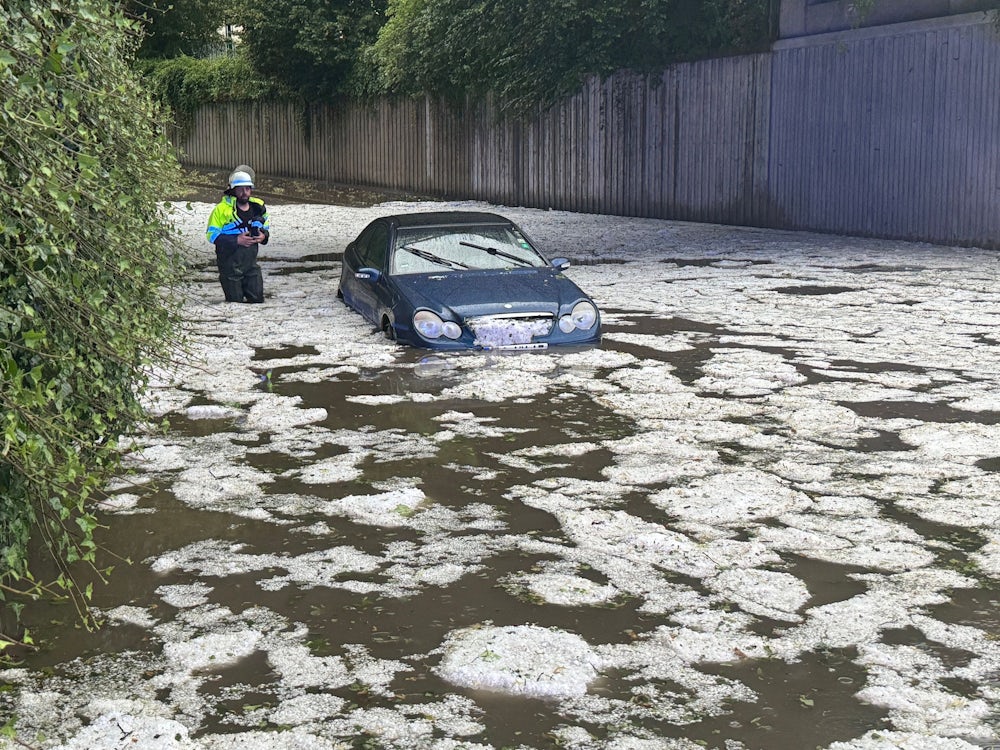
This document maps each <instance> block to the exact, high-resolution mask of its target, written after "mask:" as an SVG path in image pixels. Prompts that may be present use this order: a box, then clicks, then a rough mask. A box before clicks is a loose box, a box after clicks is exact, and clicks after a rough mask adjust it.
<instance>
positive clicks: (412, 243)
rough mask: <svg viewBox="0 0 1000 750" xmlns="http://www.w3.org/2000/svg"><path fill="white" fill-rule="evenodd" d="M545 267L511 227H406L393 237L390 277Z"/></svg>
mask: <svg viewBox="0 0 1000 750" xmlns="http://www.w3.org/2000/svg"><path fill="white" fill-rule="evenodd" d="M546 265H548V263H547V261H546V260H545V259H544V258H543V257H542V256H541V255H540V254H539V253H538V252H537V251H536V250H535V249H534V248H533V247H532V246H531V243H530V242H528V240H527V239H526V238H525V237H524V235H522V234H521V233H520V232H519V231H517V230H516V229H514V228H512V227H497V226H482V227H477V226H467V227H461V228H455V227H410V228H406V229H400V230H399V231H398V232H397V233H396V242H395V245H394V247H393V252H392V261H391V265H390V273H393V274H407V273H439V272H441V271H443V270H445V269H451V270H466V269H468V270H478V269H487V268H523V267H535V268H538V267H541V266H546Z"/></svg>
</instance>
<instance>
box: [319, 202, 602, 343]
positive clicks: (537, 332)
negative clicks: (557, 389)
mask: <svg viewBox="0 0 1000 750" xmlns="http://www.w3.org/2000/svg"><path fill="white" fill-rule="evenodd" d="M568 267H569V261H568V260H566V259H565V258H557V259H555V260H553V261H551V262H549V261H548V260H547V259H546V258H545V256H543V255H542V254H541V252H539V251H538V249H537V248H536V247H535V246H534V244H533V243H532V242H531V241H530V240H529V239H528V237H527V236H526V235H525V234H524V232H522V231H521V230H520V229H519V228H518V227H517V225H515V224H514V223H513V222H511V221H510V220H509V219H505V218H504V217H502V216H498V215H496V214H491V213H479V212H470V211H448V212H436V213H412V214H399V215H396V216H383V217H381V218H379V219H376V220H375V221H373V222H372V223H371V224H369V225H368V226H367V227H365V229H364V231H363V232H361V234H360V235H358V238H357V239H356V240H354V241H353V242H352V243H351V244H350V245H348V246H347V249H346V250H345V251H344V262H343V268H342V270H341V273H340V288H339V290H338V291H337V296H338V297H340V298H341V299H343V300H344V302H346V303H347V305H348V306H349V307H351V308H352V309H354V310H356V311H358V312H359V313H361V315H363V316H364V317H365V319H367V320H369V321H370V322H371V323H373V324H374V325H375V326H377V327H378V328H379V329H380V330H381V331H383V332H384V333H385V335H386V336H388V337H389V338H390V339H393V340H396V341H402V342H405V343H407V344H412V345H413V346H419V347H426V348H431V349H470V348H479V349H544V348H545V347H547V346H549V345H550V344H589V343H594V342H596V341H599V340H600V338H601V316H600V313H599V312H598V310H597V306H596V305H595V304H594V302H593V300H591V299H590V297H588V296H587V295H586V294H584V293H583V292H582V291H581V290H580V288H579V287H578V286H577V285H576V284H574V283H573V282H572V281H570V280H569V279H568V278H566V276H565V275H563V273H562V272H563V270H565V269H566V268H568Z"/></svg>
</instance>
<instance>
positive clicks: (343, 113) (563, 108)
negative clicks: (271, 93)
mask: <svg viewBox="0 0 1000 750" xmlns="http://www.w3.org/2000/svg"><path fill="white" fill-rule="evenodd" d="M178 145H179V146H180V150H181V161H182V163H184V164H185V165H188V166H192V167H204V168H219V169H228V168H230V167H232V166H233V165H234V164H237V163H241V162H246V163H250V164H252V165H253V166H254V167H255V168H256V169H257V170H258V171H260V172H261V173H262V174H268V175H275V176H285V177H298V178H306V179H315V180H322V181H328V182H332V183H343V184H356V185H366V186H374V187H383V188H389V189H393V190H402V191H407V192H416V193H421V194H426V195H433V196H439V197H442V198H460V199H475V200H484V201H488V202H491V203H497V204H501V205H518V206H530V207H541V208H557V209H566V210H572V211H583V212H591V213H609V214H620V215H626V216H645V217H656V218H667V219H679V220H688V221H704V222H714V223H722V224H742V225H755V226H769V227H776V228H787V229H811V230H817V231H826V232H836V233H842V234H857V235H866V236H875V237H894V238H905V239H914V240H926V241H931V242H938V243H945V244H955V245H980V246H985V247H996V246H997V245H998V238H1000V210H998V209H1000V205H998V201H997V198H998V196H1000V39H998V36H997V32H996V31H995V30H994V28H993V27H992V25H991V24H990V23H989V21H988V19H987V18H986V17H985V15H984V14H981V13H970V14H965V15H960V16H952V17H950V18H945V19H935V20H931V21H917V22H911V23H904V24H897V25H895V26H889V27H881V28H874V29H858V30H854V31H847V32H838V33H835V34H825V35H821V36H813V37H803V38H800V39H792V40H784V41H781V42H779V43H777V44H776V45H775V47H774V49H773V50H772V51H771V52H769V53H763V54H757V55H747V56H739V57H731V58H721V59H714V60H704V61H699V62H695V63H687V64H682V65H676V66H673V67H671V68H670V69H669V70H667V71H665V72H664V73H663V75H662V76H658V77H653V78H647V77H637V76H632V75H619V76H614V77H612V78H610V79H607V80H603V81H602V80H597V79H593V80H590V81H588V82H587V83H586V84H585V85H584V86H583V88H582V89H581V91H580V92H578V93H577V94H576V95H575V96H573V97H571V98H570V99H568V100H567V101H565V102H563V103H562V104H560V105H559V106H557V107H555V108H553V109H551V110H549V111H547V112H544V113H539V114H538V115H537V116H536V117H534V118H531V119H530V120H523V121H522V120H513V119H509V118H504V117H501V116H500V115H499V114H498V112H497V110H496V108H495V107H494V106H493V104H492V103H490V102H485V103H480V104H477V105H474V106H469V107H467V108H465V109H464V110H462V111H456V110H455V109H452V108H450V107H449V106H447V105H446V104H444V103H442V102H439V101H436V100H433V99H429V98H427V99H419V100H413V99H394V100H389V99H387V100H384V101H380V102H378V103H377V104H374V105H372V106H368V107H366V106H358V105H351V106H344V107H333V106H321V107H318V108H316V109H315V110H314V111H313V112H312V114H311V116H310V117H309V120H308V123H305V124H304V123H303V119H302V113H301V112H299V111H297V110H296V108H295V107H294V106H293V105H290V104H280V103H278V104H275V103H271V104H250V105H248V104H228V105H224V104H217V105H211V106H206V107H203V108H201V109H200V110H199V111H198V113H197V114H196V117H195V120H194V126H193V128H192V129H191V131H190V133H189V134H188V135H187V136H186V137H185V138H184V139H183V140H180V141H179V143H178Z"/></svg>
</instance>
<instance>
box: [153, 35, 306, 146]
mask: <svg viewBox="0 0 1000 750" xmlns="http://www.w3.org/2000/svg"><path fill="white" fill-rule="evenodd" d="M138 70H139V72H141V74H142V75H143V76H144V78H145V80H146V84H147V86H148V87H149V89H150V92H151V93H152V94H153V95H154V96H155V97H157V99H158V100H159V101H160V102H162V103H164V104H166V105H167V106H168V107H169V108H170V111H171V113H172V116H173V122H174V124H175V125H177V126H178V127H179V128H181V129H182V130H183V129H184V128H185V127H187V126H188V125H189V124H190V123H191V119H192V118H193V116H194V113H195V112H197V110H198V107H200V106H201V105H202V104H204V103H205V102H230V101H254V100H257V99H266V98H269V97H278V96H282V95H284V96H286V97H291V96H293V92H289V91H288V90H287V89H283V88H281V87H280V86H278V85H276V84H274V83H272V82H271V81H270V79H267V78H264V77H262V76H260V75H259V74H258V73H256V72H255V70H254V68H253V66H252V65H251V64H250V61H249V60H248V59H247V57H246V55H245V54H242V53H241V52H239V51H238V52H237V53H236V54H234V55H226V56H221V57H211V58H201V59H196V58H193V57H188V56H186V55H183V56H180V57H174V58H171V59H168V60H144V61H141V62H140V63H139V65H138ZM248 81H253V82H255V83H254V85H252V86H249V85H247V82H248Z"/></svg>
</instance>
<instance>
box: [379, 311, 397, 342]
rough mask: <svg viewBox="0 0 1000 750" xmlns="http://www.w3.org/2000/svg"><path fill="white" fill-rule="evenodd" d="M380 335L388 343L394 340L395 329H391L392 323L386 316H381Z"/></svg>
mask: <svg viewBox="0 0 1000 750" xmlns="http://www.w3.org/2000/svg"><path fill="white" fill-rule="evenodd" d="M382 333H383V334H384V335H385V337H386V338H387V339H389V341H395V340H396V329H395V328H393V327H392V323H391V322H389V318H388V317H387V316H382Z"/></svg>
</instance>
